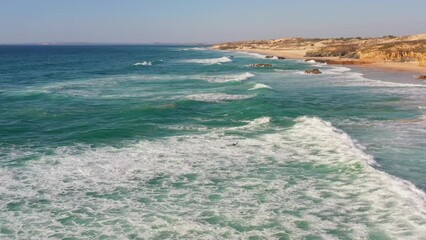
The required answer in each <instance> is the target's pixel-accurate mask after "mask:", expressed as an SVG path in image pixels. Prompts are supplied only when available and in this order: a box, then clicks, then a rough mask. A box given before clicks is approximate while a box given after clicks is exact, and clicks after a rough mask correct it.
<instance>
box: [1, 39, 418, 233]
mask: <svg viewBox="0 0 426 240" xmlns="http://www.w3.org/2000/svg"><path fill="white" fill-rule="evenodd" d="M254 63H270V64H272V65H273V66H272V67H268V68H253V67H250V64H254ZM312 68H318V69H320V70H321V71H322V72H323V74H320V75H306V74H304V70H306V69H312ZM363 71H364V72H362V71H358V70H357V69H350V68H347V67H342V66H329V65H326V64H322V63H316V62H313V61H309V62H304V61H301V60H278V59H265V58H264V56H262V55H258V54H249V53H242V52H226V51H213V50H209V49H208V48H203V47H198V46H194V47H192V46H0V238H1V239H182V238H184V239H252V240H254V239H311V240H313V239H416V240H418V239H426V237H425V236H426V195H425V192H424V191H425V190H426V85H425V84H424V83H422V82H420V81H414V80H410V81H398V79H396V78H395V77H394V76H393V75H394V74H392V73H383V74H381V76H380V79H378V78H375V77H370V76H368V74H366V73H365V71H367V72H368V70H363ZM373 75H374V74H373Z"/></svg>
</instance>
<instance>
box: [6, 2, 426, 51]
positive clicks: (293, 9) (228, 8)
mask: <svg viewBox="0 0 426 240" xmlns="http://www.w3.org/2000/svg"><path fill="white" fill-rule="evenodd" d="M425 10H426V0H0V44H7V43H47V42H50V43H52V42H55V43H58V42H67V43H72V42H86V43H153V42H163V43H217V42H225V41H236V40H252V39H273V38H281V37H314V38H316V37H320V38H325V37H358V36H361V37H375V36H384V35H411V34H418V33H426V15H425Z"/></svg>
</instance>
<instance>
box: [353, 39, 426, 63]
mask: <svg viewBox="0 0 426 240" xmlns="http://www.w3.org/2000/svg"><path fill="white" fill-rule="evenodd" d="M357 52H358V55H359V59H360V60H364V61H372V62H377V61H393V62H415V61H418V62H419V65H420V66H426V65H425V64H426V62H425V59H426V40H415V41H403V42H393V43H385V44H378V45H372V46H367V47H363V48H360V49H359V50H357Z"/></svg>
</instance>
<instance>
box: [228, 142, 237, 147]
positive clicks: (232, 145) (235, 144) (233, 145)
mask: <svg viewBox="0 0 426 240" xmlns="http://www.w3.org/2000/svg"><path fill="white" fill-rule="evenodd" d="M237 144H238V142H236V143H232V144H231V145H229V146H230V147H235V146H237Z"/></svg>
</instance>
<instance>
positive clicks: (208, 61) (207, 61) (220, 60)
mask: <svg viewBox="0 0 426 240" xmlns="http://www.w3.org/2000/svg"><path fill="white" fill-rule="evenodd" d="M183 62H186V63H198V64H208V65H211V64H221V63H227V62H232V59H231V58H229V57H221V58H209V59H189V60H184V61H183Z"/></svg>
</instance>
